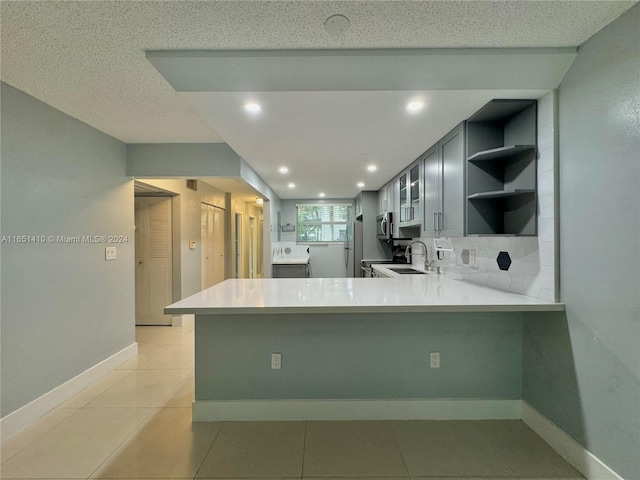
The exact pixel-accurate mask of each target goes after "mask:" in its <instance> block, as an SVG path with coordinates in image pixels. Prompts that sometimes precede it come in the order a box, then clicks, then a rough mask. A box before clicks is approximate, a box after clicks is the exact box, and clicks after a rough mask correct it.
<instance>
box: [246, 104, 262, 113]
mask: <svg viewBox="0 0 640 480" xmlns="http://www.w3.org/2000/svg"><path fill="white" fill-rule="evenodd" d="M244 109H245V110H246V111H247V112H249V113H260V112H261V111H262V107H261V106H260V104H259V103H256V102H248V103H245V104H244Z"/></svg>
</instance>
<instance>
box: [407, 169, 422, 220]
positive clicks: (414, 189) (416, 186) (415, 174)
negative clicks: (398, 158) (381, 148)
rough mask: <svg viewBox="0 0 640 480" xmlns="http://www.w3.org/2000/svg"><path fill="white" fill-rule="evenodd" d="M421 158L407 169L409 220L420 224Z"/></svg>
mask: <svg viewBox="0 0 640 480" xmlns="http://www.w3.org/2000/svg"><path fill="white" fill-rule="evenodd" d="M421 167H422V159H420V160H419V161H418V162H416V164H415V165H413V166H412V167H411V168H410V169H409V200H410V201H409V222H410V223H411V224H412V225H420V223H421V222H422V208H421V207H422V178H421V177H422V175H421Z"/></svg>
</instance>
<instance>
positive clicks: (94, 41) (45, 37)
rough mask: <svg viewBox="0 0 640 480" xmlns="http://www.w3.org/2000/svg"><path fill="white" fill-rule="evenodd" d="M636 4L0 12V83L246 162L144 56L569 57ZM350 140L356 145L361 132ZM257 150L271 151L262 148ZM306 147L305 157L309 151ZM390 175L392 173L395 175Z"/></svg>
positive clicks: (104, 123)
mask: <svg viewBox="0 0 640 480" xmlns="http://www.w3.org/2000/svg"><path fill="white" fill-rule="evenodd" d="M635 3H636V2H635V1H610V0H605V1H562V0H554V1H528V0H518V1H515V0H513V1H449V0H439V1H359V2H332V1H288V2H287V1H237V0H236V1H108V0H107V1H62V2H57V1H6V0H2V1H0V9H1V10H0V29H1V57H0V58H1V65H0V66H1V70H0V73H1V78H2V80H3V81H5V82H6V83H8V84H10V85H12V86H14V87H16V88H18V89H20V90H22V91H24V92H26V93H28V94H30V95H32V96H34V97H36V98H38V99H40V100H42V101H44V102H46V103H48V104H49V105H51V106H53V107H55V108H57V109H59V110H61V111H63V112H65V113H67V114H69V115H71V116H72V117H75V118H77V119H79V120H81V121H83V122H85V123H87V124H89V125H91V126H93V127H95V128H97V129H98V130H101V131H103V132H105V133H107V134H109V135H112V136H113V137H115V138H118V139H120V140H122V141H123V142H126V143H174V142H175V143H184V142H228V143H229V144H230V145H231V147H232V148H234V149H236V150H237V151H238V152H243V151H246V152H250V151H254V152H255V151H258V150H257V149H256V145H251V138H245V140H244V143H243V144H240V143H238V142H239V140H238V139H239V138H240V137H241V136H242V134H243V132H242V131H241V130H236V131H233V130H232V128H233V126H232V125H233V118H232V119H231V120H230V121H229V122H230V123H228V124H226V123H224V119H225V118H226V116H225V115H221V114H220V112H219V113H218V114H217V115H208V114H207V115H208V118H207V119H205V118H203V116H202V115H203V113H202V112H199V111H198V109H197V108H196V107H195V106H194V105H192V104H191V103H190V101H189V100H188V99H187V98H185V97H183V96H181V95H180V94H178V93H177V92H176V91H175V90H174V89H173V88H172V86H171V85H170V84H169V83H168V82H167V81H166V80H165V79H164V78H163V76H162V75H161V74H160V73H159V72H158V71H157V70H156V69H155V68H154V67H153V65H152V64H151V63H150V62H149V60H147V58H146V56H145V52H147V51H150V50H195V49H197V50H211V49H214V50H217V49H242V50H248V49H256V50H260V49H347V48H352V49H360V48H481V47H484V48H495V47H575V46H578V45H580V44H582V43H583V42H584V41H585V40H587V39H588V38H589V37H590V36H592V35H593V34H595V33H596V32H598V31H599V30H600V29H601V28H603V27H604V26H606V25H607V24H608V23H610V22H611V21H613V20H614V19H615V18H617V17H618V16H620V15H621V14H622V13H624V12H625V11H626V10H627V9H629V8H630V7H631V6H632V5H633V4H635ZM336 13H340V14H343V15H345V16H347V17H348V18H349V19H350V22H351V26H350V28H349V29H348V30H347V31H346V33H344V34H342V35H339V36H336V37H332V36H330V35H329V34H328V33H327V32H326V30H325V29H324V27H323V24H324V21H325V20H326V19H327V18H328V17H329V16H331V15H333V14H336ZM398 74H399V75H401V74H402V72H398ZM344 103H345V104H349V103H350V102H349V101H345V102H344ZM228 108H229V109H231V108H235V107H234V106H233V105H230V106H229V107H228ZM333 114H334V115H337V116H340V115H341V114H340V112H333ZM214 117H215V118H214ZM345 118H348V116H347V115H345ZM463 118H464V117H462V118H460V119H459V120H462V119H463ZM450 121H453V120H450ZM210 122H213V123H210ZM221 122H222V123H221ZM212 124H215V125H216V128H217V130H218V131H216V130H215V129H214V127H212ZM239 125H240V124H239ZM282 125H283V126H284V125H285V124H284V123H283V124H282ZM242 128H243V127H242V126H239V127H237V129H242ZM438 128H439V129H444V128H445V125H444V124H438ZM361 130H363V135H364V136H365V138H366V135H367V133H366V131H365V130H366V129H361ZM350 131H353V129H350ZM436 131H437V129H436V130H433V132H432V133H433V134H434V135H435V133H436ZM271 133H272V137H271V138H273V143H274V144H277V142H278V141H286V132H285V131H284V130H283V129H281V130H280V131H279V132H278V130H277V129H274V130H273V131H272V132H271ZM326 133H327V132H317V135H318V138H317V139H315V140H317V141H322V140H323V139H324V140H326V141H327V142H331V141H332V139H330V138H327V137H325V136H324V135H326ZM279 135H280V138H278V136H279ZM369 136H370V135H369ZM245 137H246V135H245ZM232 140H233V141H232ZM392 140H393V139H389V141H392ZM263 141H264V142H265V143H267V144H270V143H271V142H270V139H268V138H267V139H263ZM234 142H235V143H234ZM425 142H426V139H425ZM307 143H308V144H309V145H312V144H313V140H309V142H307ZM428 145H429V143H425V145H424V148H426V147H428ZM354 148H355V147H354ZM411 148H413V149H415V148H416V147H411ZM364 153H366V152H364ZM241 155H242V153H241ZM277 156H278V155H277V153H275V154H273V155H272V156H271V157H270V158H269V159H264V158H261V156H260V154H259V153H257V154H255V156H252V157H251V158H249V156H247V157H245V160H246V161H247V162H248V163H249V164H250V165H251V166H252V167H254V169H256V170H257V171H258V172H262V174H263V175H264V176H265V177H268V176H269V174H268V173H267V167H269V168H273V167H274V165H273V164H274V163H275V160H273V159H274V158H277ZM299 156H300V155H299ZM410 160H411V158H407V159H406V162H409V161H410ZM305 161H306V160H305V158H300V159H299V163H298V164H297V165H295V166H296V167H298V169H299V170H304V169H305V166H306V165H308V164H306V165H305ZM393 168H394V169H395V170H396V171H397V170H399V167H398V165H397V164H396V165H395V167H393ZM306 170H307V172H308V171H309V169H308V168H307V169H306ZM307 177H309V175H307ZM386 178H389V177H388V176H387V177H386ZM265 180H267V181H269V180H273V181H275V178H274V179H271V178H265ZM325 180H326V179H325ZM355 180H356V175H355V174H354V175H353V178H349V185H350V187H349V189H348V190H346V187H345V189H342V190H341V191H338V192H336V195H340V196H349V195H352V194H353V193H354V192H355V187H353V181H355ZM278 181H281V179H278ZM270 183H271V182H270ZM378 183H379V181H378ZM372 187H373V185H372ZM316 188H323V189H324V188H325V187H323V186H322V185H321V184H317V185H309V186H308V187H307V188H306V189H305V190H306V194H308V195H311V194H315V191H316ZM283 189H284V186H283V187H281V188H278V189H277V190H276V191H277V192H278V193H279V194H281V195H282V197H283V198H286V197H288V196H290V195H294V194H293V192H288V191H285V190H283ZM248 194H253V192H248ZM295 195H296V196H297V197H303V196H305V194H302V193H301V192H296V193H295Z"/></svg>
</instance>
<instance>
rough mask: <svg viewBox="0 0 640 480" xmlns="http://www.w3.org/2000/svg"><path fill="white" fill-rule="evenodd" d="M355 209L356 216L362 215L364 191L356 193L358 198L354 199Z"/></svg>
mask: <svg viewBox="0 0 640 480" xmlns="http://www.w3.org/2000/svg"><path fill="white" fill-rule="evenodd" d="M353 209H354V211H355V217H356V218H359V217H361V216H362V192H360V193H359V194H358V195H356V198H354V199H353Z"/></svg>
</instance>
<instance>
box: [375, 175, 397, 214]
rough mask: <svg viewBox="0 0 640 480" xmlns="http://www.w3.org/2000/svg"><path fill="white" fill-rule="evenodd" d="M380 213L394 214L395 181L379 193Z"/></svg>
mask: <svg viewBox="0 0 640 480" xmlns="http://www.w3.org/2000/svg"><path fill="white" fill-rule="evenodd" d="M378 204H379V207H378V213H380V214H381V215H382V214H383V213H387V212H393V181H391V182H389V183H387V184H386V185H385V186H384V187H382V188H381V189H380V190H379V191H378Z"/></svg>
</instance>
